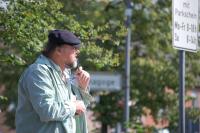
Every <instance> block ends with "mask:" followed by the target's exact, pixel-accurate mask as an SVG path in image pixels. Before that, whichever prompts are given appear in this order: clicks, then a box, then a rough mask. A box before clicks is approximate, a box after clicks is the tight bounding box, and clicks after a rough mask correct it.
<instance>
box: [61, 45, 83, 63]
mask: <svg viewBox="0 0 200 133" xmlns="http://www.w3.org/2000/svg"><path fill="white" fill-rule="evenodd" d="M79 52H80V51H79V49H78V48H75V47H73V46H70V45H62V46H61V47H60V56H61V57H60V59H61V61H62V62H63V63H64V64H65V65H66V66H71V65H72V64H73V63H74V62H75V61H77V56H78V54H79Z"/></svg>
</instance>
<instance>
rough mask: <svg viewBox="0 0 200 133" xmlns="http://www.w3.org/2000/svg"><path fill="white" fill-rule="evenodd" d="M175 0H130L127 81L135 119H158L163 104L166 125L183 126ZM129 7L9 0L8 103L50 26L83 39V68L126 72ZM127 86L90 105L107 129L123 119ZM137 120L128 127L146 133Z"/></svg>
mask: <svg viewBox="0 0 200 133" xmlns="http://www.w3.org/2000/svg"><path fill="white" fill-rule="evenodd" d="M171 2H172V1H171V0H157V1H156V2H153V1H152V0H133V3H134V6H133V16H132V25H131V28H132V43H131V46H132V50H131V82H130V83H131V101H134V102H136V104H135V105H134V106H131V107H130V109H131V110H130V112H131V114H130V115H131V118H130V123H132V122H134V123H137V119H138V117H140V116H141V115H142V114H144V113H145V112H144V111H143V108H148V109H150V110H151V113H152V115H153V116H154V117H155V118H158V117H159V110H160V109H163V110H164V114H165V116H166V117H167V118H168V119H169V122H170V125H169V128H170V129H176V128H177V126H178V124H177V122H178V112H177V111H178V95H177V92H178V53H177V50H174V49H173V48H172V44H171V43H172V35H171V29H172V27H171ZM124 10H125V6H124V3H123V1H119V2H117V3H115V2H114V1H106V0H100V1H93V0H76V1H74V0H67V1H65V0H42V1H37V0H32V1H28V0H9V5H8V7H7V10H3V9H2V10H0V73H1V77H0V83H2V84H5V85H6V91H5V93H4V95H5V96H6V97H7V98H8V100H7V102H6V103H10V102H12V101H16V99H17V81H18V79H19V76H20V75H21V73H22V71H23V70H24V69H25V67H27V66H28V65H29V64H31V63H32V62H33V61H34V60H35V58H36V57H37V56H38V54H40V51H41V50H42V48H43V46H44V44H45V42H46V41H47V34H48V31H49V30H52V29H68V30H70V31H72V32H74V33H75V34H76V35H78V36H79V37H80V39H81V40H82V44H83V47H82V49H81V54H80V63H81V65H82V66H83V68H85V69H87V70H91V71H111V72H116V71H118V72H121V73H123V72H124V64H125V50H124V49H125V36H126V33H127V31H126V28H125V26H124ZM199 57H200V54H199V53H197V54H186V88H193V87H195V86H197V85H199V84H198V81H197V77H198V76H199V74H200V67H199V65H198V62H199V59H200V58H199ZM166 88H169V89H171V90H172V92H173V93H166V90H165V89H166ZM123 91H124V90H123V89H122V91H119V92H111V93H108V92H96V93H95V94H97V95H100V102H99V103H97V104H96V105H95V106H94V107H93V108H92V109H93V110H94V111H95V114H96V116H97V120H100V121H102V122H103V123H104V124H107V125H110V126H115V124H116V123H117V122H119V121H120V122H121V121H122V120H123V95H124V93H123ZM1 99H2V98H0V101H2V100H1ZM120 102H122V105H120V104H119V103H120ZM193 114H195V115H194V116H197V115H199V114H198V113H193ZM11 123H12V122H11ZM140 124H141V123H139V124H138V125H137V124H136V125H135V126H134V127H131V128H135V129H136V130H137V131H138V132H143V131H144V130H142V128H141V127H140V126H141V125H140Z"/></svg>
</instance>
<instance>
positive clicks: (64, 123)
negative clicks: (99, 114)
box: [15, 55, 92, 133]
mask: <svg viewBox="0 0 200 133" xmlns="http://www.w3.org/2000/svg"><path fill="white" fill-rule="evenodd" d="M63 74H64V76H65V78H66V79H67V80H66V81H65V80H63V78H62V77H63ZM69 77H70V71H69V70H67V69H66V70H65V71H64V73H62V71H61V69H60V67H59V66H58V65H56V64H55V63H54V62H53V61H52V60H51V59H49V58H47V57H45V56H43V55H40V56H39V57H38V59H37V60H36V62H35V63H33V64H32V65H30V66H29V67H28V69H26V70H25V72H24V73H23V74H22V76H21V78H20V80H19V84H18V106H17V110H16V120H15V121H16V132H17V133H87V132H88V131H87V122H86V120H85V114H84V113H83V114H82V115H80V116H76V115H75V112H76V106H75V104H74V102H73V101H72V100H73V98H72V97H73V95H75V96H76V97H77V99H78V100H82V101H83V102H84V104H85V106H86V107H87V106H88V104H89V103H90V101H91V99H92V97H91V95H90V94H89V93H88V92H85V91H82V90H81V89H80V88H79V87H78V86H76V85H73V84H72V83H71V82H70V80H69Z"/></svg>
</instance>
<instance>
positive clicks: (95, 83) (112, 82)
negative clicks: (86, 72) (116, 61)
mask: <svg viewBox="0 0 200 133" xmlns="http://www.w3.org/2000/svg"><path fill="white" fill-rule="evenodd" d="M90 77H91V78H90V90H91V91H102V90H105V91H118V90H120V89H121V88H122V85H121V84H122V83H121V74H117V73H109V72H90Z"/></svg>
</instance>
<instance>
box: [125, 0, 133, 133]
mask: <svg viewBox="0 0 200 133" xmlns="http://www.w3.org/2000/svg"><path fill="white" fill-rule="evenodd" d="M124 2H125V4H126V11H125V15H126V27H127V31H128V33H127V37H126V50H125V52H126V59H125V61H126V63H125V64H126V66H125V67H126V68H125V69H126V70H125V133H128V127H127V124H128V123H129V117H130V115H129V114H130V111H129V99H130V45H131V27H130V24H131V16H132V4H131V1H130V0H125V1H124Z"/></svg>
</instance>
